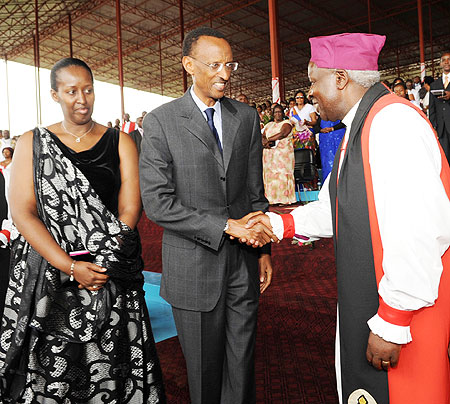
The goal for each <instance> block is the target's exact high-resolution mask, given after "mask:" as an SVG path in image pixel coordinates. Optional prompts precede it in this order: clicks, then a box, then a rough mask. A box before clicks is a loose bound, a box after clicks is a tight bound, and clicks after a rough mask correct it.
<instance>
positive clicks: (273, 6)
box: [268, 0, 283, 103]
mask: <svg viewBox="0 0 450 404" xmlns="http://www.w3.org/2000/svg"><path fill="white" fill-rule="evenodd" d="M268 2H269V29H270V54H271V59H272V101H273V102H277V103H279V102H280V82H282V81H283V79H282V78H281V77H280V49H279V47H278V37H279V35H278V10H277V3H278V2H277V0H268Z"/></svg>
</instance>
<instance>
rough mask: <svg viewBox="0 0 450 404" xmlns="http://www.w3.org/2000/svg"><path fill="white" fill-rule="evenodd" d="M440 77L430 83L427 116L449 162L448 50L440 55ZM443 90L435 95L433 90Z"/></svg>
mask: <svg viewBox="0 0 450 404" xmlns="http://www.w3.org/2000/svg"><path fill="white" fill-rule="evenodd" d="M441 67H442V79H439V80H435V81H434V82H433V83H431V85H430V107H429V118H430V121H431V123H432V124H433V126H434V128H435V129H436V132H437V134H438V137H439V143H440V144H441V146H442V149H443V150H444V153H445V155H446V157H447V161H449V162H450V102H449V101H450V86H449V84H450V51H449V52H445V53H443V54H442V56H441ZM436 90H445V91H444V95H435V94H433V91H436Z"/></svg>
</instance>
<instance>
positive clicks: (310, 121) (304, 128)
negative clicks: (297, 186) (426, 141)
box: [236, 76, 434, 205]
mask: <svg viewBox="0 0 450 404" xmlns="http://www.w3.org/2000/svg"><path fill="white" fill-rule="evenodd" d="M433 81H434V79H433V77H431V76H425V78H424V80H423V81H421V79H420V77H419V76H415V77H413V78H406V79H403V78H401V77H397V78H395V79H394V80H392V81H388V80H384V81H383V83H384V84H385V85H386V86H387V87H388V88H389V89H390V90H391V91H392V92H394V93H395V94H396V95H398V96H399V97H402V98H405V99H407V100H409V101H411V103H413V104H414V105H415V106H417V107H419V108H421V109H422V110H423V111H424V113H425V114H426V115H428V108H429V102H430V101H429V97H430V85H431V83H433ZM236 99H237V100H238V101H241V102H245V103H246V104H248V105H249V106H251V107H254V108H256V110H257V112H258V116H259V119H260V125H261V133H262V142H263V147H264V159H263V161H264V170H265V173H264V179H265V184H266V188H267V189H268V190H269V191H266V193H267V194H266V197H267V198H268V199H269V202H270V203H271V204H283V205H284V204H289V203H293V202H295V201H293V200H292V189H291V188H292V185H291V184H292V179H291V178H290V177H289V176H287V177H286V175H287V174H286V175H285V173H286V172H288V171H289V170H290V169H291V165H292V164H293V153H294V150H295V149H301V148H308V149H312V150H313V152H314V154H315V161H316V165H317V167H318V168H319V169H321V178H320V179H319V181H321V182H322V183H323V181H324V180H325V179H326V177H327V176H328V175H329V173H330V172H331V169H332V165H333V161H334V155H335V153H336V150H337V149H338V147H339V144H340V142H341V139H342V137H343V136H344V133H345V125H344V124H343V123H341V122H340V121H339V120H338V121H334V122H333V121H325V120H322V119H321V118H320V111H319V110H318V106H317V105H316V104H314V103H313V100H310V99H309V98H308V96H307V93H306V92H304V91H303V90H299V91H297V92H295V93H293V94H292V97H288V98H287V99H286V100H282V101H280V103H279V104H278V103H272V102H271V101H270V100H269V99H267V100H266V101H262V102H260V103H256V102H251V101H249V99H251V97H248V96H247V95H245V94H240V95H239V96H238V97H236ZM280 111H282V113H283V115H282V116H278V115H280ZM275 115H277V117H275ZM280 124H283V125H280ZM272 125H275V126H273V127H272ZM281 126H283V127H284V130H283V131H281V130H278V131H276V133H275V132H274V128H275V127H277V128H278V129H279V128H281ZM288 127H289V128H290V130H289V133H284V132H285V131H287V128H288ZM267 129H269V130H267ZM282 132H283V134H282V135H281V133H282ZM280 136H281V137H280ZM288 144H289V145H290V146H289V147H290V149H291V151H289V152H287V149H286V148H287V145H288ZM277 147H280V153H278V152H277V151H276V148H277ZM281 149H283V150H281ZM282 155H283V156H284V160H283V158H281V159H280V156H282ZM283 161H284V163H283ZM275 162H276V163H275ZM275 165H277V166H278V167H280V168H279V171H280V173H282V174H283V178H284V177H286V179H285V180H283V181H280V179H279V178H277V180H276V187H275V188H276V191H275V190H274V189H275V188H274V186H273V184H274V181H273V172H274V171H273V170H274V167H275ZM287 167H288V168H289V169H288V170H286V168H287ZM283 184H284V189H283ZM318 187H320V182H318V181H315V182H314V183H312V184H304V186H303V188H304V189H305V190H314V189H318Z"/></svg>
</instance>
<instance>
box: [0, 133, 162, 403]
mask: <svg viewBox="0 0 450 404" xmlns="http://www.w3.org/2000/svg"><path fill="white" fill-rule="evenodd" d="M118 136H119V134H118V132H114V131H108V132H107V133H105V134H104V135H103V137H102V139H101V140H100V141H99V143H98V144H97V145H95V146H94V147H93V148H92V149H90V150H89V151H87V153H86V152H82V153H81V155H80V156H77V155H76V154H77V153H75V152H73V151H71V150H70V149H68V150H66V149H65V146H64V145H63V144H62V143H61V142H59V141H58V139H57V138H56V136H55V135H53V134H51V133H50V132H49V131H48V130H46V129H43V128H40V129H35V131H34V140H33V167H34V182H35V193H36V201H37V208H38V214H39V216H40V218H41V220H42V221H43V223H44V224H45V226H46V227H47V229H48V230H49V232H50V234H51V235H52V236H53V238H54V239H55V240H56V242H57V243H58V244H59V245H60V246H61V248H62V249H63V250H65V251H67V252H69V251H75V250H79V249H87V250H89V251H90V252H91V254H92V255H94V256H95V260H94V262H95V263H97V264H98V265H101V266H103V267H105V268H107V274H108V275H109V277H110V278H109V280H108V282H107V283H106V284H105V286H104V287H103V288H102V289H100V290H99V291H97V292H90V291H88V290H86V289H81V290H80V289H78V287H77V283H76V282H71V281H70V280H69V279H68V277H67V276H66V275H65V274H63V273H62V272H61V271H59V270H58V269H56V268H54V267H52V266H51V264H50V263H48V262H47V261H45V260H44V259H43V258H42V257H41V256H40V255H39V254H38V253H37V252H36V251H35V250H34V249H33V248H32V247H31V246H30V245H29V244H28V243H27V242H26V240H25V239H24V238H23V237H20V238H19V239H17V240H15V242H14V244H13V247H12V256H11V261H12V263H11V269H10V281H9V287H8V291H7V297H6V301H5V311H4V316H3V320H2V328H1V332H0V381H1V383H0V387H1V388H0V391H1V393H0V402H2V403H15V402H18V403H45V404H56V403H64V404H69V403H132V404H134V403H135V404H141V403H165V396H164V388H163V384H162V376H161V369H160V366H159V361H158V357H157V354H156V349H155V343H154V339H153V334H152V330H151V326H150V319H149V316H148V312H147V307H146V304H145V300H144V292H143V288H142V286H143V276H142V269H143V262H142V259H141V255H140V253H141V245H140V239H139V235H138V234H137V232H136V231H135V230H132V229H130V228H129V227H128V226H127V225H126V224H124V223H123V222H121V221H120V220H118V219H117V218H116V216H115V215H114V214H113V213H111V211H114V210H115V208H117V193H118V190H119V189H120V182H119V183H117V177H116V176H117V175H119V174H120V172H119V171H118V164H119V160H118V155H117V158H116V157H115V156H109V159H110V160H111V161H113V164H112V166H110V167H107V166H108V164H109V163H108V162H107V161H106V160H104V159H101V158H99V159H97V160H96V159H95V153H96V149H98V152H97V153H98V155H102V154H103V155H104V157H105V156H106V159H108V156H107V154H108V153H109V152H108V153H105V148H106V149H108V150H111V153H117V146H118ZM114 150H116V151H115V152H114ZM83 153H84V154H83ZM97 157H98V156H97ZM83 159H84V160H83ZM80 160H83V161H84V162H85V163H89V160H91V161H96V163H97V164H99V165H100V166H102V167H103V168H105V167H106V170H107V171H108V170H109V171H110V178H109V179H107V178H106V177H103V180H104V181H105V182H107V181H111V183H110V185H108V186H107V187H106V188H107V191H108V190H110V189H111V188H113V192H111V193H110V195H111V198H108V199H109V200H107V201H102V199H101V198H100V197H99V195H98V193H97V192H96V189H95V188H94V187H93V186H92V184H91V183H90V182H89V180H88V179H87V178H86V177H88V176H90V175H91V174H92V173H89V172H88V171H86V175H85V174H84V173H83V171H82V170H83V161H81V163H80ZM115 164H117V167H116V168H115V167H114V165H115ZM87 165H88V166H89V168H90V169H92V165H90V164H87ZM103 175H106V174H104V173H103V174H102V175H101V176H100V177H99V178H102V176H103ZM92 178H93V177H92V176H91V178H90V180H91V181H93V182H95V179H94V180H93V179H92ZM114 184H115V185H114ZM98 189H99V191H100V193H103V191H102V190H101V189H100V188H98ZM105 205H106V206H105ZM107 206H108V207H107ZM114 213H116V212H114Z"/></svg>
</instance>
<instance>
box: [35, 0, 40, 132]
mask: <svg viewBox="0 0 450 404" xmlns="http://www.w3.org/2000/svg"><path fill="white" fill-rule="evenodd" d="M34 19H35V31H36V32H35V34H34V68H35V83H36V119H37V124H38V126H39V125H41V124H42V113H41V80H40V73H39V69H40V64H41V62H40V55H39V12H38V0H34Z"/></svg>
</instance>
